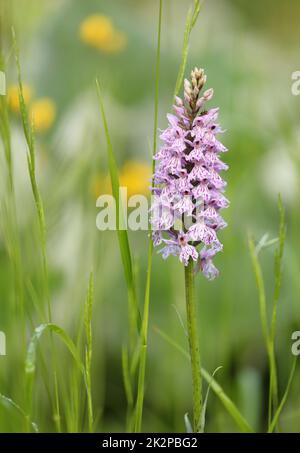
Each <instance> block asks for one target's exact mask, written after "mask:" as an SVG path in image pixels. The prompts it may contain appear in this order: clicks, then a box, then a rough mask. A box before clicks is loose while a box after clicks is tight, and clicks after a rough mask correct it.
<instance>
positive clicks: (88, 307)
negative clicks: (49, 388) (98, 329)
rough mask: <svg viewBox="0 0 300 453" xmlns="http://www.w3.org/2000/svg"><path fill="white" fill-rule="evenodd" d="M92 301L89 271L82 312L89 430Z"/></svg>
mask: <svg viewBox="0 0 300 453" xmlns="http://www.w3.org/2000/svg"><path fill="white" fill-rule="evenodd" d="M93 302H94V276H93V272H91V273H90V280H89V287H88V292H87V296H86V302H85V312H84V325H85V335H86V351H85V379H86V390H87V401H88V422H89V432H90V433H92V432H93V426H94V414H93V401H92V381H91V367H92V352H93V339H92V309H93Z"/></svg>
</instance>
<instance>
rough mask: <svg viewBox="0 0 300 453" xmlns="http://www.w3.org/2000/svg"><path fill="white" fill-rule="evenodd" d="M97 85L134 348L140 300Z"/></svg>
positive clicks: (100, 93) (113, 157)
mask: <svg viewBox="0 0 300 453" xmlns="http://www.w3.org/2000/svg"><path fill="white" fill-rule="evenodd" d="M96 87H97V93H98V99H99V104H100V110H101V115H102V122H103V126H104V133H105V138H106V145H107V157H108V165H109V173H110V179H111V185H112V192H113V196H114V199H115V201H116V228H117V234H118V240H119V248H120V253H121V259H122V264H123V269H124V275H125V280H126V285H127V296H128V318H129V344H130V349H131V350H133V349H134V347H135V344H136V338H137V333H138V328H139V323H140V314H139V308H138V301H137V296H136V285H135V280H134V272H133V265H132V257H131V251H130V246H129V239H128V234H127V230H125V229H122V228H120V224H122V223H123V221H124V219H123V215H122V213H123V209H122V200H121V198H120V196H119V187H120V184H119V176H118V168H117V163H116V159H115V155H114V151H113V146H112V142H111V138H110V133H109V128H108V123H107V118H106V114H105V110H104V104H103V99H102V91H101V87H100V82H99V80H98V79H96ZM120 213H121V216H120Z"/></svg>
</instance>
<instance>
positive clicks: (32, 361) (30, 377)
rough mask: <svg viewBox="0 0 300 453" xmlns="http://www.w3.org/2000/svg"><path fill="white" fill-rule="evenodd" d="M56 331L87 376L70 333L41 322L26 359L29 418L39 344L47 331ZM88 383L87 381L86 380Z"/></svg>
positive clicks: (33, 336) (32, 338)
mask: <svg viewBox="0 0 300 453" xmlns="http://www.w3.org/2000/svg"><path fill="white" fill-rule="evenodd" d="M47 331H48V332H50V333H54V334H56V335H58V336H59V338H60V339H61V341H62V342H63V343H64V344H65V346H66V347H67V349H68V350H69V352H70V354H71V356H72V357H73V359H74V361H75V363H76V365H77V366H78V368H79V370H80V371H81V372H82V375H83V377H84V378H85V368H84V365H83V363H82V361H81V359H80V356H79V355H78V352H77V349H76V346H75V344H74V343H73V341H72V339H71V338H70V337H69V336H68V334H67V333H66V332H65V331H64V330H63V329H62V328H61V327H59V326H57V325H56V324H52V323H47V324H41V325H40V326H38V327H37V328H36V329H35V331H34V333H33V335H32V337H31V340H30V343H29V346H28V349H27V355H26V361H25V381H26V397H27V403H26V407H27V413H28V420H29V422H30V420H31V411H32V394H33V384H34V378H35V370H36V355H37V347H38V344H39V340H40V338H41V337H42V335H43V334H44V333H45V332H47ZM85 383H86V382H85Z"/></svg>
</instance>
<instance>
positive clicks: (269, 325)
mask: <svg viewBox="0 0 300 453" xmlns="http://www.w3.org/2000/svg"><path fill="white" fill-rule="evenodd" d="M278 208H279V216H280V222H279V233H278V241H277V243H278V245H277V248H276V250H275V261H274V275H275V289H274V296H273V306H272V317H271V321H270V322H269V319H268V310H267V301H266V291H265V285H264V278H263V272H262V268H261V265H260V262H259V258H258V253H259V250H258V249H257V248H256V247H255V244H254V241H253V239H252V238H251V237H249V239H248V244H249V250H250V255H251V260H252V266H253V270H254V274H255V280H256V286H257V290H258V297H259V309H260V319H261V325H262V331H263V336H264V340H265V345H266V350H267V354H268V361H269V370H270V382H269V397H268V429H269V430H270V427H271V423H272V419H273V414H274V413H276V411H277V408H278V378H277V366H276V354H275V336H276V320H277V306H278V301H279V296H280V288H281V281H282V258H283V251H284V243H285V228H286V226H285V211H284V208H283V205H282V201H281V197H280V196H279V197H278ZM272 242H273V241H272Z"/></svg>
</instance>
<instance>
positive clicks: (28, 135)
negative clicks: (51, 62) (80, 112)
mask: <svg viewBox="0 0 300 453" xmlns="http://www.w3.org/2000/svg"><path fill="white" fill-rule="evenodd" d="M12 36H13V45H14V51H15V60H16V66H17V71H18V84H19V104H20V111H21V119H22V125H23V131H24V135H25V139H26V143H27V147H28V152H27V165H28V172H29V177H30V183H31V189H32V194H33V198H34V202H35V207H36V211H37V218H38V225H39V236H40V248H41V254H42V269H43V292H44V296H45V300H46V307H47V316H48V322H49V323H52V312H51V302H50V292H49V272H48V261H47V251H46V222H45V214H44V206H43V201H42V198H41V195H40V191H39V187H38V184H37V180H36V165H35V164H36V162H35V137H34V132H33V125H32V124H31V123H30V119H29V115H28V112H27V107H26V104H25V101H24V96H23V84H22V75H21V66H20V59H19V51H18V47H17V41H16V36H15V32H14V29H12ZM50 337H51V354H52V367H53V378H54V403H53V405H54V421H55V424H56V428H57V430H58V431H59V432H60V431H61V416H60V404H59V394H58V382H57V360H56V352H55V348H54V343H53V339H52V333H50Z"/></svg>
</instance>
